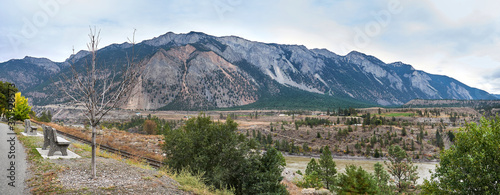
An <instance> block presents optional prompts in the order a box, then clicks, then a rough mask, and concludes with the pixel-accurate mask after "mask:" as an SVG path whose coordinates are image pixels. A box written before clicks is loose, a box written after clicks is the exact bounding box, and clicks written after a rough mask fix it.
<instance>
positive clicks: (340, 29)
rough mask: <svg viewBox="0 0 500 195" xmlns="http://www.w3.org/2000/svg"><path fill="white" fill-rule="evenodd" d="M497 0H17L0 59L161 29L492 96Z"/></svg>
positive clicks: (496, 72)
mask: <svg viewBox="0 0 500 195" xmlns="http://www.w3.org/2000/svg"><path fill="white" fill-rule="evenodd" d="M498 8H500V1H498V0H491V1H486V0H475V1H473V0H469V1H465V0H439V1H437V0H436V1H427V0H414V1H407V0H388V1H385V0H378V1H352V0H310V1H308V0H296V1H284V0H282V1H273V0H252V1H244V0H204V1H194V0H142V1H131V0H100V1H99V0H60V1H57V0H15V1H2V6H1V8H0V18H1V19H0V62H4V61H7V60H9V59H13V58H17V59H19V58H23V57H24V56H33V57H46V58H49V59H51V60H53V61H58V62H61V61H64V60H65V59H66V58H67V57H68V56H69V55H70V54H71V53H72V48H73V47H74V48H75V50H76V51H78V50H82V49H86V46H85V43H86V42H87V40H88V37H87V34H88V32H89V26H97V28H99V29H101V38H102V40H101V47H104V46H106V45H109V44H111V43H122V42H125V41H127V38H128V37H132V33H133V29H137V32H136V40H138V41H142V40H145V39H151V38H153V37H157V36H159V35H162V34H165V33H167V32H169V31H171V32H174V33H187V32H190V31H199V32H204V33H206V34H209V35H215V36H227V35H236V36H239V37H243V38H245V39H249V40H252V41H259V42H266V43H285V44H298V45H305V46H306V47H307V48H310V49H312V48H326V49H328V50H330V51H332V52H335V53H337V54H340V55H345V54H347V53H349V52H350V51H352V50H357V51H360V52H363V53H366V54H369V55H373V56H375V57H377V58H379V59H381V60H382V61H384V62H386V63H390V62H395V61H401V62H404V63H407V64H411V65H413V67H415V69H419V70H424V71H426V72H429V73H433V74H441V75H447V76H450V77H453V78H455V79H457V80H459V81H461V82H464V83H465V84H467V85H469V86H472V87H477V88H480V89H484V90H486V91H488V92H490V93H496V94H500V11H498Z"/></svg>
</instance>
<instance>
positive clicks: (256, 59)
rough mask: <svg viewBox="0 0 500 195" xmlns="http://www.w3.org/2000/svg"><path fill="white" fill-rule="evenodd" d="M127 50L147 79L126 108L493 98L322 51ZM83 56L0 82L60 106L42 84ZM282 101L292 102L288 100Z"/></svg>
mask: <svg viewBox="0 0 500 195" xmlns="http://www.w3.org/2000/svg"><path fill="white" fill-rule="evenodd" d="M134 47H135V49H136V51H138V52H137V53H136V55H137V56H136V58H137V60H138V61H140V62H141V63H144V65H145V66H146V72H145V73H144V75H143V76H142V78H141V82H140V84H139V85H137V86H136V88H135V89H134V94H133V98H132V99H131V100H130V101H129V103H128V104H127V106H126V107H127V108H132V109H158V108H163V109H211V108H221V107H232V106H239V105H246V104H249V103H253V102H256V101H259V100H262V99H263V97H266V98H267V99H268V100H269V98H273V97H282V96H283V95H284V94H282V92H281V91H280V89H283V87H288V88H293V89H294V90H295V89H296V90H298V91H300V93H314V94H321V95H324V96H325V97H332V98H348V99H354V100H357V101H360V102H366V103H371V104H379V105H401V104H404V103H405V102H408V101H410V100H412V99H416V98H418V99H464V100H471V99H495V97H494V96H492V95H490V94H488V93H487V92H485V91H483V90H479V89H475V88H471V87H468V86H466V85H464V84H463V83H461V82H459V81H457V80H455V79H453V78H449V77H446V76H440V75H432V74H428V73H426V72H423V71H419V70H415V69H414V68H413V67H412V66H411V65H408V64H404V63H401V62H395V63H390V64H387V63H385V62H382V61H381V60H379V59H377V58H376V57H374V56H370V55H366V54H363V53H360V52H357V51H353V52H351V53H349V54H347V55H346V56H340V55H337V54H335V53H333V52H331V51H328V50H326V49H307V48H306V47H304V46H301V45H280V44H267V43H260V42H254V41H249V40H246V39H243V38H240V37H236V36H226V37H214V36H210V35H206V34H204V33H198V32H191V33H187V34H175V33H167V34H165V35H161V36H159V37H156V38H153V39H151V40H146V41H143V42H142V43H139V44H137V45H135V46H134ZM132 49H133V48H132V45H130V44H126V43H123V44H113V45H110V46H108V47H105V48H103V49H101V50H99V52H98V56H100V57H99V59H100V60H102V62H103V63H109V62H115V63H118V64H119V63H124V62H123V61H124V60H123V59H126V58H127V56H128V54H130V53H132ZM87 55H88V52H84V51H81V52H79V53H77V54H75V55H72V56H71V57H70V58H68V60H67V61H66V62H64V63H53V62H51V61H50V60H46V59H35V60H31V61H30V59H26V58H25V59H23V60H17V61H16V60H11V61H9V62H6V63H2V64H0V67H3V69H5V70H8V71H4V72H2V73H0V78H7V77H8V79H11V80H13V79H17V80H13V81H15V82H16V83H20V84H19V85H20V86H21V90H23V89H29V90H28V92H29V93H28V95H29V96H31V97H33V98H34V102H39V103H54V102H58V101H62V100H63V99H62V98H60V97H59V98H51V97H50V95H51V94H55V90H56V89H54V87H50V85H49V84H48V83H49V79H48V78H49V76H51V77H54V78H57V77H58V76H59V75H58V74H61V73H60V72H64V70H67V69H65V68H66V67H67V66H68V64H69V63H68V62H71V63H72V64H76V65H77V66H78V65H81V64H84V63H83V62H84V61H85V58H87V57H88V56H87ZM25 69H26V70H25ZM5 75H7V76H5ZM40 75H41V76H40ZM2 76H3V77H2ZM8 79H7V80H8ZM286 97H287V98H289V99H293V96H290V94H287V96H286ZM266 98H264V99H266ZM322 98H323V96H322ZM42 100H43V101H42ZM292 101H293V100H292Z"/></svg>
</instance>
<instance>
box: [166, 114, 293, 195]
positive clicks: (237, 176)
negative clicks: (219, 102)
mask: <svg viewBox="0 0 500 195" xmlns="http://www.w3.org/2000/svg"><path fill="white" fill-rule="evenodd" d="M237 126H238V125H237V124H236V122H234V121H233V120H232V119H231V118H228V119H227V120H226V122H224V123H221V122H214V121H212V119H211V118H210V117H205V116H201V115H200V116H198V117H196V118H191V119H189V120H188V121H186V123H185V125H184V126H182V127H181V128H178V129H175V130H167V131H166V132H165V143H164V145H163V151H164V152H165V154H166V158H165V159H166V160H165V162H166V164H167V165H168V166H169V167H170V168H172V169H173V170H175V171H177V172H179V171H181V170H183V169H188V170H189V171H190V172H191V173H193V174H199V173H203V179H204V180H205V182H206V183H207V184H208V185H211V186H214V187H216V188H227V189H233V190H234V192H235V193H236V194H259V193H277V194H287V191H286V188H285V186H283V185H282V184H280V182H281V180H282V177H281V172H282V171H283V169H284V166H285V159H284V157H283V156H282V155H281V153H280V152H278V151H277V150H276V149H275V148H272V147H271V148H268V149H267V151H266V152H265V153H264V154H262V155H261V154H260V151H258V150H255V146H256V144H255V143H254V142H255V141H254V140H253V139H252V140H248V139H247V138H246V137H245V136H244V135H242V134H238V133H236V131H237Z"/></svg>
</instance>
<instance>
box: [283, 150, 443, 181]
mask: <svg viewBox="0 0 500 195" xmlns="http://www.w3.org/2000/svg"><path fill="white" fill-rule="evenodd" d="M311 158H312V157H305V156H285V160H286V169H287V170H288V171H290V172H296V171H297V170H300V171H301V172H302V173H305V170H306V167H307V163H309V161H311ZM316 160H318V158H316ZM333 161H335V163H336V165H337V171H338V173H343V172H344V171H345V167H346V166H347V165H350V164H353V165H356V166H361V167H362V168H363V169H364V170H366V171H368V172H370V173H373V172H374V165H375V163H377V162H380V163H381V164H382V165H384V167H385V169H386V171H387V167H386V166H385V164H384V161H383V160H372V159H335V158H334V159H333ZM387 162H388V163H389V161H388V160H387ZM413 164H414V165H417V166H418V168H417V172H418V176H419V177H420V178H419V179H418V180H417V184H422V183H423V182H424V179H430V177H431V173H429V171H434V169H435V168H436V164H437V162H419V163H413Z"/></svg>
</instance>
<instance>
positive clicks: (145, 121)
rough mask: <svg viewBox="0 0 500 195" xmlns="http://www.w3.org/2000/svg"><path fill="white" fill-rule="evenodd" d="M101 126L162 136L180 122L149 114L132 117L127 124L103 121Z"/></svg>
mask: <svg viewBox="0 0 500 195" xmlns="http://www.w3.org/2000/svg"><path fill="white" fill-rule="evenodd" d="M101 125H102V126H103V127H105V128H108V129H110V128H116V129H118V130H122V131H131V130H133V129H135V130H138V131H139V132H140V133H144V134H149V135H157V134H158V135H161V134H164V132H165V131H167V130H168V129H172V128H176V127H177V126H178V125H182V121H175V120H169V121H168V120H165V119H160V118H158V117H157V116H151V114H149V115H147V116H146V117H143V116H133V117H132V118H131V119H130V121H128V122H107V121H104V122H102V123H101Z"/></svg>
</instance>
